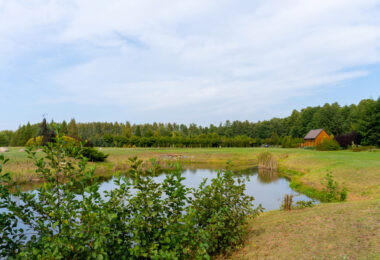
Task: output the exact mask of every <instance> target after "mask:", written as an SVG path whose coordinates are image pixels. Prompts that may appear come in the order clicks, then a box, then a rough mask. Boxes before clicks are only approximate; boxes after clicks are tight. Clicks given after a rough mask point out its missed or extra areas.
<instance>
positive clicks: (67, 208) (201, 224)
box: [0, 137, 261, 259]
mask: <svg viewBox="0 0 380 260" xmlns="http://www.w3.org/2000/svg"><path fill="white" fill-rule="evenodd" d="M43 151H44V153H45V156H44V157H43V158H39V157H37V156H36V153H35V152H33V151H31V150H28V153H29V157H30V158H32V159H33V160H34V162H35V164H36V166H37V168H38V169H37V173H39V174H40V175H41V178H42V179H43V180H44V181H45V183H44V185H42V186H41V187H40V188H39V189H37V192H33V193H31V192H21V191H20V190H17V192H16V193H15V194H13V195H12V196H13V197H12V196H11V195H10V193H9V191H8V188H7V187H8V185H10V184H11V183H10V174H9V173H5V174H2V175H1V170H2V165H3V164H4V163H6V162H7V161H6V160H5V159H4V157H1V158H0V160H1V162H0V212H2V213H1V214H0V234H1V240H0V256H1V257H11V258H13V257H19V258H25V259H52V258H64V259H84V258H97V259H107V258H108V259H144V258H152V259H194V258H205V259H207V258H209V257H210V256H212V255H215V254H219V253H223V252H225V251H226V250H229V249H231V248H233V247H235V246H237V245H238V244H240V243H241V242H242V241H243V239H244V237H245V235H246V229H245V224H246V222H247V218H249V217H255V216H256V215H257V214H259V212H260V211H261V207H258V208H256V209H254V208H253V205H252V201H253V198H252V197H250V196H246V195H245V194H244V190H245V184H244V182H243V180H242V179H239V178H237V179H235V178H234V177H233V174H232V172H230V171H226V172H225V173H219V174H218V176H217V178H216V179H213V180H212V181H211V183H210V184H207V183H206V181H204V182H203V183H202V184H201V185H200V187H199V188H198V189H196V190H194V189H190V188H186V187H185V186H184V185H183V184H182V180H183V177H182V176H181V174H180V171H179V169H176V170H173V171H172V172H171V173H170V174H168V175H167V177H166V179H165V180H164V181H163V183H155V182H154V180H153V177H151V176H154V175H155V174H156V172H157V171H158V168H157V166H155V167H153V169H152V170H151V171H150V176H149V175H148V176H147V175H146V174H144V173H143V172H142V170H141V163H142V162H141V161H139V160H137V159H136V158H134V159H131V163H132V167H131V170H130V172H129V175H128V176H131V177H130V178H129V179H127V178H125V177H120V176H119V177H117V178H116V179H115V184H116V186H117V188H116V189H114V190H110V191H106V192H105V193H104V194H102V192H101V191H100V190H99V185H100V182H99V181H98V180H97V179H96V178H95V177H94V168H91V169H88V167H87V166H86V162H87V159H86V158H85V157H83V156H77V157H75V158H70V156H71V155H72V151H70V150H68V149H67V147H66V142H65V141H64V140H63V139H62V138H60V137H58V138H56V142H55V143H49V144H48V145H47V146H45V147H43ZM153 165H155V164H154V162H153ZM132 190H133V192H132ZM16 201H17V203H16ZM4 210H5V211H4Z"/></svg>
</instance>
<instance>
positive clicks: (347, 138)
mask: <svg viewBox="0 0 380 260" xmlns="http://www.w3.org/2000/svg"><path fill="white" fill-rule="evenodd" d="M335 140H336V141H337V142H338V143H339V145H340V146H341V147H344V148H347V147H348V146H350V145H353V144H354V145H358V144H360V140H361V137H360V135H359V134H358V133H356V132H355V131H352V132H351V133H348V134H341V135H337V136H336V137H335Z"/></svg>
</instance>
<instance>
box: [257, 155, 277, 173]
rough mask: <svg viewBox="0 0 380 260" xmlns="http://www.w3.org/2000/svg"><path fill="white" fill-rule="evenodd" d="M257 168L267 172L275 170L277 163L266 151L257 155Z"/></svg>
mask: <svg viewBox="0 0 380 260" xmlns="http://www.w3.org/2000/svg"><path fill="white" fill-rule="evenodd" d="M257 160H258V162H259V168H262V169H268V170H277V168H278V163H277V159H276V157H275V156H274V155H273V154H271V153H270V152H268V151H265V152H261V153H259V154H258V155H257Z"/></svg>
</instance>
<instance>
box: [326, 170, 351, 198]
mask: <svg viewBox="0 0 380 260" xmlns="http://www.w3.org/2000/svg"><path fill="white" fill-rule="evenodd" d="M325 181H326V188H325V189H323V191H324V198H323V200H324V201H326V202H334V201H345V200H346V199H347V189H346V188H344V187H343V188H340V187H339V184H338V182H336V181H335V180H334V178H333V176H332V175H331V174H330V173H327V174H326V176H325Z"/></svg>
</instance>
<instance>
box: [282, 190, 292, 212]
mask: <svg viewBox="0 0 380 260" xmlns="http://www.w3.org/2000/svg"><path fill="white" fill-rule="evenodd" d="M293 196H294V195H293V194H285V196H284V200H283V202H282V206H281V208H282V209H284V210H291V209H292V205H293Z"/></svg>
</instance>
